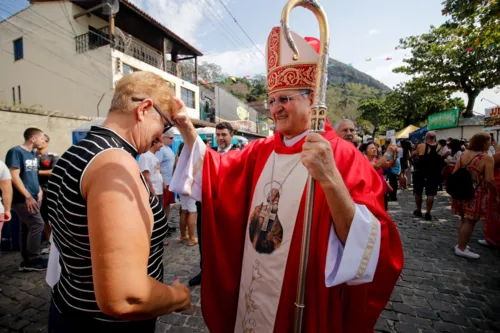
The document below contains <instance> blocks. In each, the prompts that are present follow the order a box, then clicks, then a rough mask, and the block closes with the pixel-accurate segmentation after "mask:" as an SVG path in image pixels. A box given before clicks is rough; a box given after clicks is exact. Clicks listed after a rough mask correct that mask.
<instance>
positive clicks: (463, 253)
mask: <svg viewBox="0 0 500 333" xmlns="http://www.w3.org/2000/svg"><path fill="white" fill-rule="evenodd" d="M455 254H456V255H457V256H459V257H464V258H469V259H479V257H481V256H480V255H479V254H477V253H474V252H472V251H471V250H469V249H465V251H462V250H460V249H459V248H458V247H455Z"/></svg>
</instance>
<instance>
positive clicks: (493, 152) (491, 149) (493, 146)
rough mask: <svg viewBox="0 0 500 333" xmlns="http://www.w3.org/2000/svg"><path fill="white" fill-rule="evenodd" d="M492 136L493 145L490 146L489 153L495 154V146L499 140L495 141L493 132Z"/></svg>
mask: <svg viewBox="0 0 500 333" xmlns="http://www.w3.org/2000/svg"><path fill="white" fill-rule="evenodd" d="M490 137H491V145H490V148H489V149H488V155H490V156H493V155H495V153H496V150H495V147H496V145H497V142H496V141H495V138H494V136H493V134H491V135H490Z"/></svg>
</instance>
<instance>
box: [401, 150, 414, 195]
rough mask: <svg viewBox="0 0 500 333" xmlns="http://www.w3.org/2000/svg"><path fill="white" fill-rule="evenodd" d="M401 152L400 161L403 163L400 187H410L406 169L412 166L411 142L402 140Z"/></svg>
mask: <svg viewBox="0 0 500 333" xmlns="http://www.w3.org/2000/svg"><path fill="white" fill-rule="evenodd" d="M400 145H401V154H400V155H399V162H400V163H401V173H400V174H399V187H401V189H402V190H407V189H408V177H407V175H406V171H407V170H408V168H409V167H410V156H411V142H410V141H406V140H403V141H401V142H400Z"/></svg>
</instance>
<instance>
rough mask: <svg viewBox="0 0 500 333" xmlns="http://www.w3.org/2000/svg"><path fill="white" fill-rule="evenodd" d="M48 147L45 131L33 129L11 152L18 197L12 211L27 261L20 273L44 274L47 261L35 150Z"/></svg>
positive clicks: (13, 180) (15, 197) (15, 195)
mask: <svg viewBox="0 0 500 333" xmlns="http://www.w3.org/2000/svg"><path fill="white" fill-rule="evenodd" d="M44 143H45V134H44V133H43V131H42V130H40V129H38V128H34V127H30V128H28V129H26V130H25V131H24V143H23V144H22V145H20V146H16V147H14V148H11V149H10V150H9V151H8V152H7V156H6V158H5V164H7V166H8V167H9V170H10V173H11V174H12V184H13V186H14V193H13V198H12V209H13V210H14V212H15V213H16V215H17V216H18V218H19V221H20V224H21V226H20V233H21V235H20V243H21V256H22V258H23V261H22V262H21V264H20V265H19V270H20V271H43V270H45V269H47V259H44V258H42V257H41V256H40V244H41V241H42V231H43V226H44V222H43V219H42V215H41V214H40V203H41V201H42V197H43V192H42V189H41V188H40V184H39V182H38V158H37V155H36V151H35V149H39V148H41V147H42V146H43V144H44Z"/></svg>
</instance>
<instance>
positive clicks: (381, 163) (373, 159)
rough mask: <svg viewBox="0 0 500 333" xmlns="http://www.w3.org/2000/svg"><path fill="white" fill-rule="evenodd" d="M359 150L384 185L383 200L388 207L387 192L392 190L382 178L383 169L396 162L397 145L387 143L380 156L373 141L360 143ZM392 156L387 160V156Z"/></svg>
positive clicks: (390, 166)
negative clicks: (387, 145)
mask: <svg viewBox="0 0 500 333" xmlns="http://www.w3.org/2000/svg"><path fill="white" fill-rule="evenodd" d="M360 150H361V152H362V153H363V154H365V156H366V157H367V158H368V161H370V163H371V164H372V165H373V167H374V168H375V170H376V171H377V173H378V174H379V176H380V180H381V181H382V183H383V184H384V186H385V195H384V202H385V210H387V208H388V202H389V193H391V192H392V188H391V187H390V186H389V184H387V182H386V181H385V179H384V169H387V168H392V167H393V166H394V163H396V159H397V156H398V155H397V154H396V153H395V151H397V146H396V145H389V147H387V151H386V152H385V153H384V154H383V155H382V157H381V158H378V156H379V151H378V147H377V145H376V144H375V143H374V142H369V143H365V144H363V145H361V147H360ZM391 154H392V156H393V158H391V159H390V160H389V157H390V156H391Z"/></svg>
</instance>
